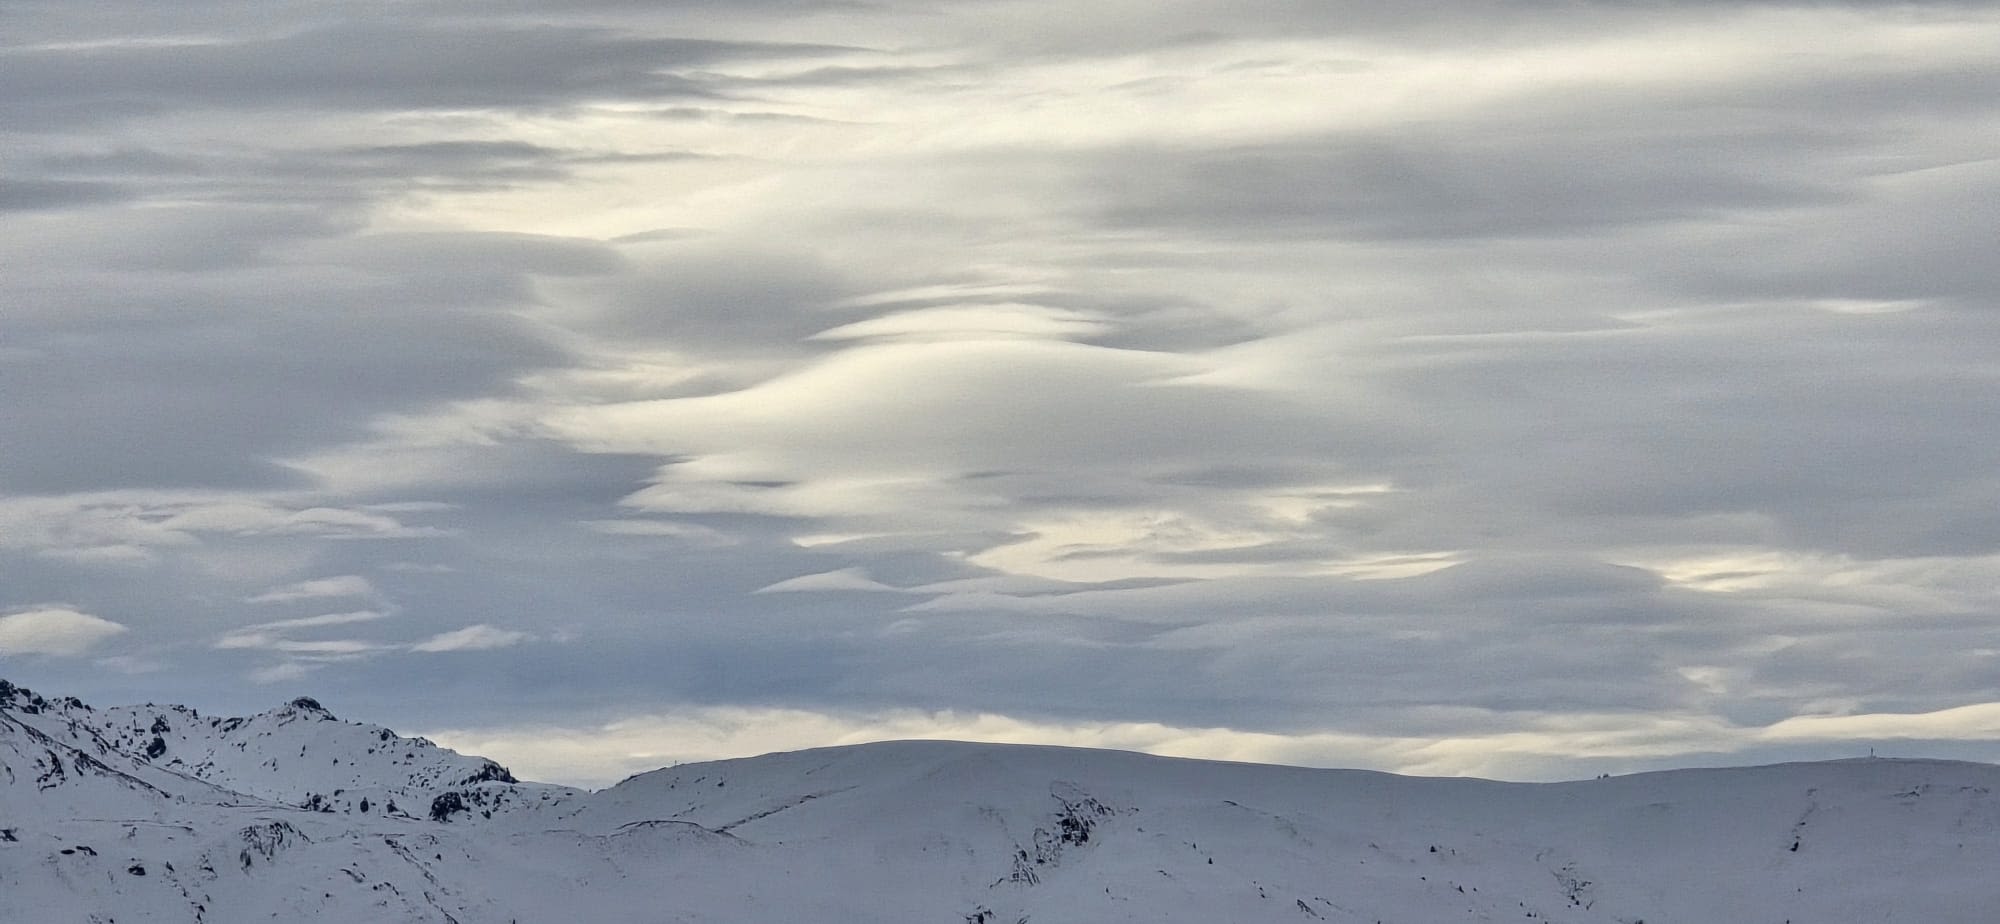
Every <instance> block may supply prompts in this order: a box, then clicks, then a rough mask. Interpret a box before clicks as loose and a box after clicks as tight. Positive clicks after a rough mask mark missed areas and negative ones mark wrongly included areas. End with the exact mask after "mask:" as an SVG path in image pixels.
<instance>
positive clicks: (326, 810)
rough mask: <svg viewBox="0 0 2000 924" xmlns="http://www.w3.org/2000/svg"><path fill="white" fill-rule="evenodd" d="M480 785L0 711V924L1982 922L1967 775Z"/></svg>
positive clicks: (226, 739)
mask: <svg viewBox="0 0 2000 924" xmlns="http://www.w3.org/2000/svg"><path fill="white" fill-rule="evenodd" d="M161 726H164V728H162V729H161V730H158V731H156V730H155V729H156V728H160V727H161ZM156 738H157V739H159V742H158V743H157V744H156V743H155V739H156ZM496 771H498V767H497V765H494V764H492V763H491V762H490V761H486V760H483V759H480V758H474V757H465V756H462V755H458V754H455V753H453V752H451V751H448V750H445V749H442V748H438V747H436V746H435V745H432V744H431V743H429V742H426V741H422V740H421V739H406V738H401V737H397V736H396V735H394V734H393V733H389V732H386V731H385V730H383V729H380V728H377V727H374V726H368V725H361V724H356V723H350V722H343V721H340V720H338V719H336V718H334V717H333V716H332V715H330V714H328V713H327V712H326V711H325V710H323V709H320V708H319V707H318V706H317V705H316V704H312V703H311V702H310V701H295V702H294V703H292V704H289V705H287V706H285V707H282V708H280V709H276V710H273V711H271V712H267V713H264V714H262V715H258V716H253V717H251V718H248V719H241V720H238V719H211V718H206V717H202V716H199V715H198V714H196V713H195V712H194V711H192V710H189V709H185V708H183V707H174V706H164V707H155V706H140V707H122V708H116V709H104V710H93V709H90V708H89V707H87V706H84V705H83V704H81V703H77V702H75V701H74V700H61V701H56V700H49V699H43V698H41V697H37V696H35V695H34V694H32V693H28V692H27V691H24V690H21V689H20V688H18V687H11V686H6V685H0V921H4V922H15V921H21V922H30V921H32V922H66V921H75V922H88V924H112V922H154V921H158V922H213V924H228V922H237V921H271V920H279V921H291V920H302V919H306V918H309V917H311V918H318V919H322V920H329V921H341V922H383V924H388V922H398V924H400V922H458V924H480V922H496V924H510V922H520V924H527V922H561V924H573V922H597V921H606V922H625V921H635V922H636V921H644V922H668V921H671V922H763V921H783V922H794V924H798V922H854V921H879V922H924V924H1017V922H1024V921H1026V922H1034V924H1058V922H1115V921H1134V922H1137V921H1145V922H1177V921H1186V922H1260V921H1271V922H1294V924H1299V922H1314V921H1335V922H1376V921H1380V922H1384V924H1423V922H1461V921H1523V922H1605V924H1613V922H1616V924H1640V922H1644V924H1673V922H1704V924H1707V922H1719V921H1727V922H1770V924H1781V922H1786V921H1790V922H1795V924H1827V922H1863V921H1867V922H1880V921H1907V922H1932V924H1942V922H1990V921H1994V920H1997V919H2000V917H1996V914H2000V912H1996V911H1995V909H2000V876H1995V875H1994V871H1995V869H1996V868H2000V800H1996V798H1995V796H1994V790H1995V788H1996V787H2000V767H1993V766H1989V765H1985V764H1971V763H1959V762H1949V761H1930V760H1900V759H1863V760H1849V761H1832V762H1822V763H1801V764H1784V765H1778V766H1769V767H1748V768H1738V769H1721V770H1677V771H1670V772H1664V773H1647V774H1637V775H1632V776H1623V777H1615V778H1607V779H1598V780H1587V781H1579V782H1574V783H1552V784H1524V783H1498V782H1491V781H1485V780H1469V779H1425V778H1410V777H1399V776H1394V775H1390V774H1383V773H1373V772H1366V771H1353V770H1307V769H1299V768H1290V767H1274V766H1264V765H1253V764H1231V763H1220V762H1210V761H1192V760H1176V759H1170V758H1160V757H1151V756H1146V755H1139V754H1129V753H1123V752H1115V751H1093V750H1079V749H1069V748H1049V747H1023V746H1009V745H984V744H965V743H960V742H947V741H901V742H889V743H883V744H870V745H860V746H854V747H843V748H827V749H820V750H812V751H799V752H794V753H786V754H772V755H767V756H764V757H755V758H748V759H743V760H730V761H718V762H713V763H704V764H689V765H685V766H680V767H674V768H671V769H665V770H658V771H654V772H651V773H646V774H641V775H639V776H636V777H633V778H631V779H629V780H626V781H625V782H623V783H620V784H619V785H617V786H614V787H611V788H609V789H606V790H602V791H599V792H593V793H586V792H582V791H579V790H573V789H567V788H564V787H558V786H546V785H541V784H532V783H514V782H510V781H509V780H510V779H511V778H510V777H507V776H506V774H505V773H504V771H499V772H496ZM363 799H367V800H368V808H367V810H365V811H364V810H362V808H361V802H362V800H363ZM391 799H393V800H394V801H396V802H397V804H398V806H399V811H398V812H394V813H391V812H388V811H387V810H386V805H387V802H388V801H389V800H391ZM434 806H435V807H437V809H438V811H437V812H436V813H434V812H433V807H434ZM434 814H435V817H434Z"/></svg>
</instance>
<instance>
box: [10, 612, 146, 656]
mask: <svg viewBox="0 0 2000 924" xmlns="http://www.w3.org/2000/svg"><path fill="white" fill-rule="evenodd" d="M125 631H127V629H126V627H124V626H122V625H119V624H118V623H115V622H112V621H111V620H108V619H102V618H99V617H96V616H92V615H90V614H89V613H82V612H78V611H76V610H73V609H70V608H68V607H62V606H48V607H42V608H40V609H31V610H22V611H19V612H14V613H9V614H7V615H5V616H0V654H9V655H37V654H39V655H53V656H57V657H72V658H73V657H77V656H79V655H82V654H85V653H86V652H88V651H90V650H91V649H92V648H95V647H97V645H98V644H99V643H100V642H103V641H105V640H106V639H109V638H111V637H112V636H115V635H118V634H120V633H123V632H125Z"/></svg>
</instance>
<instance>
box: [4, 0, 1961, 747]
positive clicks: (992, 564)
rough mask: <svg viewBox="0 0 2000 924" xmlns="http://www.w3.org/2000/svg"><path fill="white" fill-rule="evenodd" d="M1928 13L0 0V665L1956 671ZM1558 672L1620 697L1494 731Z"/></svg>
mask: <svg viewBox="0 0 2000 924" xmlns="http://www.w3.org/2000/svg"><path fill="white" fill-rule="evenodd" d="M1996 37H2000V21H1996V20H1995V19H1993V18H1992V16H1991V15H1990V11H1989V10H1987V9H1986V8H1985V7H1983V6H1980V5H1959V4H1946V3H1939V4H1915V5H1902V6H1898V7H1896V8H1894V9H1887V8H1880V7H1877V6H1876V5H1872V4H1846V5H1840V4H1828V5H1816V6H1812V7H1786V6H1771V5H1753V4H1733V3H1714V4H1565V5H1561V7H1560V8H1557V6H1556V5H1547V4H1537V3H1512V2H1494V3H1484V4H1477V5H1471V6H1462V7H1460V8H1458V9H1457V10H1455V11H1454V12H1453V13H1451V14H1450V15H1443V14H1438V13H1435V12H1428V11H1418V10H1414V9H1412V10H1404V9H1401V8H1397V9H1394V10H1392V9H1390V8H1388V7H1386V6H1384V5H1382V4H1298V3H1290V2H1269V3H1253V4H1251V5H1249V6H1247V7H1245V6H1243V5H1240V4H1239V5H1235V6H1231V7H1230V8H1229V9H1227V10H1225V9H1223V8H1222V7H1220V6H1218V5H1215V4H1212V3H1207V2H1195V0H1187V2H1175V3H1169V4H1111V5H1108V6H1101V7H1093V8H1092V9H1090V10H1086V11H1072V10H1065V11H1055V10H1053V9H1052V8H1044V6H1042V5H1038V4H1032V3H1026V4H1024V3H969V4H954V5H950V6H945V5H937V6H931V5H923V4H915V5H912V4H822V3H808V2H797V3H793V2H783V3H757V4H738V5H733V6H731V7H729V8H727V9H723V8H715V7H711V6H708V5H704V4H672V5H648V4H629V3H619V2H579V3H566V4H559V5H549V4H510V5H501V6H493V5H484V6H481V7H480V8H478V9H476V10H475V9H472V8H470V7H466V6H462V5H459V4H456V3H443V2H440V3H419V4H404V5H399V6H397V7H396V8H395V9H394V10H389V9H386V8H385V9H381V10H376V11H374V12H373V13H371V14H358V13H357V14H354V15H347V16H343V17H342V21H338V22H336V21H333V20H332V19H331V18H329V16H328V15H327V14H326V13H325V11H323V10H320V9H318V8H317V7H313V6H309V5H258V6H256V7H255V8H254V10H253V9H252V8H251V7H249V6H248V5H243V4H233V3H194V4H187V5H183V6H181V7H177V8H176V10H175V11H174V12H173V13H172V14H171V15H169V14H167V13H164V12H162V8H159V7H156V6H153V5H124V4H120V5H101V4H90V5H82V6H79V5H75V4H37V3H29V4H21V5H18V6H17V7H16V13H15V14H14V16H13V17H12V24H11V25H10V29H9V31H8V38H7V39H6V41H7V42H8V43H9V44H8V46H7V47H6V48H5V49H4V50H0V65H3V66H0V126H4V128H0V132H3V133H4V140H5V141H6V144H5V145H4V146H0V152H4V153H0V214H4V215H5V216H6V222H5V224H4V226H0V264H4V265H5V266H6V267H7V272H5V273H4V274H0V439H4V451H0V587H4V588H5V591H4V593H0V613H4V614H8V617H7V618H11V617H12V616H14V615H21V614H29V615H32V616H33V618H32V619H17V620H15V621H14V622H13V623H12V624H11V625H12V626H13V627H14V629H15V630H18V631H16V635H17V636H18V637H19V638H20V639H24V640H25V641H20V642H18V643H17V644H16V645H15V648H14V649H13V650H11V651H8V652H0V657H4V659H5V660H4V661H0V669H4V672H5V673H6V674H8V675H10V676H9V679H13V680H17V681H20V682H26V683H28V684H29V685H31V686H38V687H48V688H54V689H62V690H74V691H77V692H80V693H83V694H86V695H87V696H90V697H92V698H107V699H116V698H125V697H130V698H134V699H142V700H155V701H163V700H175V699H181V700H190V701H194V702H196V703H198V704H201V705H204V706H210V707H212V708H250V707H257V706H261V705H264V702H263V701H264V700H266V699H272V698H277V697H280V696H287V695H293V694H292V693H290V692H288V691H290V690H293V689H309V690H310V691H311V692H313V693H314V694H315V695H319V696H321V697H322V698H323V699H326V700H328V701H330V702H345V703H348V704H351V707H348V708H346V711H352V712H355V713H357V714H366V715H368V716H369V717H370V718H379V719H382V720H386V721H392V722H404V723H405V724H412V723H414V724H419V725H430V726H433V727H434V726H437V725H456V726H460V727H499V726H504V725H508V724H510V723H512V724H532V723H558V724H561V723H567V724H569V725H571V726H572V727H575V726H579V725H587V724H588V723H590V722H601V721H608V720H611V719H616V718H618V717H619V714H620V712H619V710H620V709H624V710H627V711H629V712H632V713H639V712H662V711H670V710H673V709H676V708H681V707H701V706H740V705H748V706H788V707H797V708H801V709H807V710H820V711H823V712H825V713H827V714H839V715H842V716H861V717H862V718H861V719H856V720H854V721H858V722H862V723H863V724H865V722H866V716H868V715H870V714H874V713H875V712H879V713H881V714H885V715H886V714H888V713H889V712H892V711H894V710H907V709H921V710H957V711H960V712H963V713H966V714H976V713H980V712H996V713H1004V714H1007V715H1010V716H1015V717H1020V718H1023V719H1029V720H1038V721H1040V720H1045V721H1050V722H1059V723H1069V724H1070V725H1075V726H1083V727H1087V726H1089V724H1090V723H1107V722H1139V723H1144V722H1157V723H1162V724H1163V725H1165V726H1169V727H1174V728H1212V727H1227V728H1235V729H1245V730H1258V731H1269V732H1276V733H1281V734H1286V735H1300V736H1309V735H1311V734H1314V733H1336V734H1345V735H1354V736H1382V737H1385V738H1386V737H1395V736H1418V737H1423V736H1430V737H1434V738H1437V739H1454V738H1456V739H1463V740H1465V741H1468V742H1471V741H1489V742H1490V741H1496V740H1499V737H1505V736H1509V735H1513V736H1515V737H1514V738H1511V739H1509V740H1511V741H1514V742H1515V743H1514V744H1509V745H1506V746H1504V747H1502V746H1501V745H1494V744H1477V745H1475V744H1467V745H1466V747H1495V748H1500V750H1499V751H1496V752H1495V756H1494V757H1493V758H1492V761H1491V762H1488V763H1471V764H1465V765H1453V766H1455V767H1475V768H1478V767H1488V768H1492V767H1497V768H1504V769H1506V770H1507V771H1508V772H1519V773H1528V774H1562V773H1571V772H1577V773H1580V772H1585V771H1590V772H1594V771H1596V770H1599V769H1617V768H1620V767H1638V766H1652V765H1657V764H1658V763H1660V762H1671V761H1672V759H1673V755H1674V754H1684V755H1694V754H1705V753H1710V752H1709V751H1707V750H1704V749H1711V748H1722V747H1725V746H1742V747H1751V745H1747V744H1741V742H1742V741H1749V740H1753V739H1755V734H1754V732H1755V730H1756V729H1760V728H1763V727H1765V726H1769V725H1771V724H1772V723H1776V722H1780V721H1782V720H1785V719H1788V718H1792V717H1795V716H1800V715H1841V714H1867V713H1918V712H1933V711H1936V710H1942V709H1948V708H1951V707H1956V706H1963V705H1968V704H1976V703H1983V702H1986V701H1987V700H1989V699H1991V694H1990V690H1991V688H1992V686H1993V684H1994V683H1995V681H1996V679H2000V661H1996V660H1995V658H1994V656H1993V654H1992V651H1993V648H1994V646H1992V645H1991V644H1990V640H1988V639H1987V638H1986V637H1985V636H1986V634H1987V633H1986V626H1987V625H1988V624H1989V622H1990V620H1991V618H1992V617H1993V616H1994V608H1995V600H1994V597H1993V592H1992V588H1993V587H1994V586H1996V585H1995V583H1994V578H1996V577H2000V573H1996V572H1997V571H2000V564H1996V562H2000V518H1996V517H1995V516H1994V515H1993V514H1991V513H1990V511H1992V510H1994V509H1996V508H1995V505H1996V503H2000V476H1996V475H1995V471H1996V470H1995V468H1994V466H1993V464H1992V463H1993V456H1992V451H1991V449H1990V447H1992V446H1994V445H2000V417H1996V411H1995V410H1994V408H1995V407H2000V402H1995V401H1993V400H1992V397H1991V396H1992V394H1993V391H1994V386H1995V381H1994V375H1993V373H1992V364H1991V362H1990V358H1989V356H1988V355H1987V354H1988V353H1990V352H1991V351H1990V348H1989V346H1988V345H1990V344H1992V343H1995V342H2000V331H1996V330H1993V329H1992V328H1993V326H1994V323H1995V322H1994V320H1993V319H1994V318H1995V317H1996V315H1995V314H1994V312H1993V311H1992V308H1993V304H1992V303H1993V300H1994V298H1995V296H1996V293H2000V274H1996V272H1995V270H1994V266H1995V264H1994V263H1993V261H1991V260H1990V259H1987V258H1986V256H1985V250H1986V249H1988V248H1990V242H1991V241H1992V240H1993V239H1994V238H1995V237H1996V232H2000V208H1996V207H1994V206H1993V203H1994V202H1995V201H2000V199H1996V197H1995V196H1994V195H1993V189H1994V186H1995V182H1996V180H2000V176H1996V174H1995V171H1994V168H1993V166H1992V165H1993V163H1994V160H1993V151H1992V144H1991V141H1990V139H1991V138H1992V137H1993V133H1992V131H1991V129H1992V128H1993V127H1994V123H1995V122H1996V121H2000V109H1996V108H1995V106H1994V104H1993V100H1995V99H2000V93H1996V90H2000V72H1996V71H1995V69H1994V67H1993V64H1992V56H1991V53H1990V48H1991V47H1992V40H1994V39H1995V38H1996ZM315 588H316V589H317V590H315ZM49 614H55V615H49ZM110 627H116V628H110ZM31 631H32V633H34V635H33V636H32V638H30V635H29V634H27V633H30V632H31ZM14 675H19V676H14ZM246 683H247V684H248V686H247V687H246ZM258 684H269V685H281V686H282V688H283V689H282V690H277V689H265V688H263V687H259V686H258ZM253 687H254V688H253ZM438 690H451V691H456V692H462V693H463V694H464V695H462V696H459V695H454V696H451V697H449V698H440V697H438V696H436V695H434V694H435V692H436V691H438ZM614 704H616V705H614ZM871 711H874V712H871ZM1885 721H1891V722H1893V721H1894V720H1885ZM1941 722H1943V723H1945V724H1949V723H1948V722H1947V721H1946V720H1942V719H1940V720H1933V721H1931V722H1929V723H1928V724H1923V725H1922V729H1923V734H1924V735H1930V736H1936V735H1937V734H1938V733H1937V731H1936V730H1937V729H1938V728H1940V727H1943V725H1941V724H1940V723H1941ZM1694 726H1699V727H1702V728H1715V729H1723V730H1724V732H1727V730H1729V729H1736V730H1739V731H1742V732H1743V734H1742V735H1741V736H1739V738H1736V739H1731V738H1729V737H1728V734H1726V733H1724V732H1718V733H1716V734H1715V735H1707V736H1703V735H1689V734H1684V730H1685V729H1686V728H1688V727H1694ZM1066 727H1067V726H1066ZM1585 727H1588V728H1600V727H1601V728H1615V729H1622V730H1623V731H1621V732H1620V734H1625V735H1628V736H1630V740H1631V741H1640V742H1645V743H1647V746H1645V747H1627V746H1624V745H1620V746H1609V745H1606V746H1604V748H1603V749H1602V750H1600V751H1595V752H1590V753H1561V752H1559V751H1558V750H1553V749H1557V748H1559V747H1563V746H1572V747H1574V746H1579V745H1576V744H1575V742H1577V741H1580V740H1584V739H1579V738H1575V737H1562V736H1561V735H1559V734H1557V732H1560V731H1562V730H1564V729H1571V730H1573V729H1576V728H1585ZM1857 727H1858V726H1857ZM1871 727H1872V726H1871ZM1912 727H1916V726H1912ZM1968 728H1972V727H1971V726H1968ZM1676 729H1680V730H1681V731H1677V730H1676ZM1975 732H1976V728H1974V729H1972V730H1969V731H1965V732H1964V735H1965V736H1974V734H1975ZM1704 734H1706V733H1704ZM1493 736H1499V737H1493ZM1537 736H1542V737H1537ZM1943 737H1950V736H1948V735H1947V736H1943ZM1300 740H1305V739H1304V738H1301V739H1300ZM1531 740H1532V741H1544V740H1545V741H1547V742H1551V743H1548V744H1546V745H1533V744H1522V743H1520V742H1523V741H1531ZM1732 740H1734V741H1738V744H1737V745H1728V744H1726V742H1728V741H1732ZM1773 740H1776V739H1773ZM1554 742H1569V744H1568V745H1562V744H1558V743H1554ZM1718 742H1723V743H1718ZM810 743H820V742H799V744H801V745H803V744H810ZM669 746H670V745H669ZM1537 746H1542V747H1546V748H1549V749H1552V750H1549V751H1548V752H1546V753H1544V752H1541V751H1535V750H1534V747H1537ZM1939 746H1940V747H1947V745H1939ZM1514 747H1519V748H1527V750H1526V751H1509V750H1507V748H1514ZM1756 747H1758V748H1763V750H1756V751H1754V753H1757V754H1780V753H1782V754H1783V755H1785V756H1810V752H1809V750H1801V749H1802V748H1806V747H1807V746H1806V745H1801V744H1796V743H1792V742H1789V741H1786V742H1781V743H1775V744H1774V743H1770V742H1765V743H1763V744H1758V745H1756ZM1948 747H1950V748H1953V749H1954V750H1953V751H1952V752H1953V753H1960V754H1963V753H1967V751H1966V750H1965V749H1966V748H1967V747H1972V746H1968V745H1963V744H1959V745H1948ZM1503 752H1504V753H1503ZM1381 753H1384V752H1379V751H1368V750H1358V751H1354V752H1353V753H1352V754H1351V755H1349V756H1348V757H1347V758H1342V757H1341V756H1340V755H1337V754H1336V755H1329V756H1324V757H1323V758H1322V759H1327V760H1341V759H1351V760H1372V759H1380V754H1381ZM1746 753H1749V752H1746ZM1842 753H1845V752H1844V751H1843V752H1842ZM1978 753H1979V754H1980V755H1983V756H1987V757H1991V756H1994V755H1993V754H1992V753H1988V752H1985V751H1980V752H1978ZM496 756H500V757H502V758H504V757H505V755H496ZM606 759H607V760H610V758H609V757H607V758H606ZM1689 759H1693V758H1692V757H1690V758H1689ZM607 766H609V764H607ZM1418 766H1422V767H1427V768H1432V769H1435V766H1434V765H1431V764H1421V765H1418Z"/></svg>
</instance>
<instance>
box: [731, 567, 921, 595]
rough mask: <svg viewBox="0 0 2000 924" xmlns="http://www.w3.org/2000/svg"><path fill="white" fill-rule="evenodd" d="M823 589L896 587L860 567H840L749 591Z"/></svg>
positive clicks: (882, 589) (865, 589)
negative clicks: (836, 569) (872, 576)
mask: <svg viewBox="0 0 2000 924" xmlns="http://www.w3.org/2000/svg"><path fill="white" fill-rule="evenodd" d="M825 590H860V591H889V592H892V593H893V592H895V591H896V590H897V588H894V587H891V586H889V585H887V584H884V583H882V582H881V581H877V580H875V579H874V578H871V577H869V576H868V573H867V572H865V571H863V570H861V569H860V568H842V569H840V570H839V571H824V572H821V573H819V574H802V575H799V576H798V577H795V578H787V579H785V580H782V581H779V582H778V583H776V584H767V585H765V586H763V587H759V588H757V589H756V590H754V591H751V593H759V594H782V593H809V592H814V591H825Z"/></svg>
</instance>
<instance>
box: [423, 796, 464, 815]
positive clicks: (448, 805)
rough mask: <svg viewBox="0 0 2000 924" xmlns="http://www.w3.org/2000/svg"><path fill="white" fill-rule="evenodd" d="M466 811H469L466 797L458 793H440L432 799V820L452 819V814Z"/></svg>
mask: <svg viewBox="0 0 2000 924" xmlns="http://www.w3.org/2000/svg"><path fill="white" fill-rule="evenodd" d="M464 811H468V809H467V808H466V805H465V797H463V796H461V795H459V794H458V793H455V792H446V793H439V794H438V796H437V798H435V799H432V800H431V820H432V821H450V820H451V816H453V815H455V814H457V813H459V812H464Z"/></svg>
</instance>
